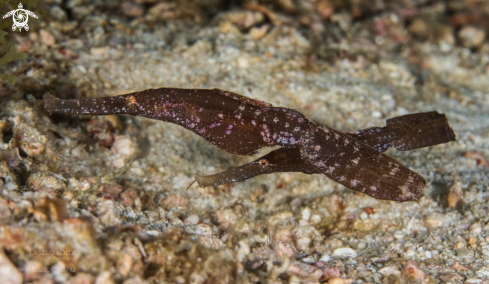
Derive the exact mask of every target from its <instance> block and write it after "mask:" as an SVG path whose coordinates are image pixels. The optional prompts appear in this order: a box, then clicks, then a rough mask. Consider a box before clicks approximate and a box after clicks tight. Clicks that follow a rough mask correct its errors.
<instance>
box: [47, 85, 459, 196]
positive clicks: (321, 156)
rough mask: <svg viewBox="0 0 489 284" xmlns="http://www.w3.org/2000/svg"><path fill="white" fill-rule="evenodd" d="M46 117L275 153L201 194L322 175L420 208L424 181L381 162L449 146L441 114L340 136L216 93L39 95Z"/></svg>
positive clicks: (297, 116)
mask: <svg viewBox="0 0 489 284" xmlns="http://www.w3.org/2000/svg"><path fill="white" fill-rule="evenodd" d="M43 104H44V108H45V109H46V111H48V112H49V113H62V114H71V115H78V114H83V115H112V114H129V115H133V116H143V117H147V118H152V119H158V120H163V121H167V122H171V123H175V124H178V125H180V126H183V127H185V128H186V129H188V130H191V131H192V132H194V133H195V134H197V135H199V136H201V137H203V138H204V139H206V140H207V141H209V142H210V143H212V144H213V145H215V146H216V147H218V148H219V149H221V150H223V151H226V152H228V153H231V154H236V155H254V154H256V153H257V152H258V150H260V149H261V148H264V147H272V146H280V147H282V148H280V149H278V150H275V151H272V152H271V153H269V154H267V155H265V156H264V157H262V158H260V159H258V160H256V161H253V162H251V163H249V164H247V165H244V166H241V167H237V168H233V169H230V170H227V171H224V172H222V173H218V174H214V175H208V176H200V175H197V177H196V180H197V182H198V183H199V185H200V186H202V187H204V186H209V185H218V184H225V183H231V182H236V181H241V180H245V179H248V178H251V177H253V176H257V175H260V174H268V173H274V172H284V171H291V172H303V173H307V174H313V173H322V174H324V175H326V176H327V177H328V178H330V179H332V180H334V181H336V182H338V183H340V184H342V185H344V186H345V187H347V188H349V189H352V190H355V191H359V192H363V193H365V194H367V195H370V196H372V197H374V198H377V199H385V200H395V201H401V202H402V201H412V200H419V198H421V196H422V195H423V192H422V189H423V187H424V186H425V185H426V181H425V180H424V178H423V177H421V176H420V175H418V174H417V173H415V172H413V171H411V170H410V169H409V168H407V167H406V166H404V165H402V164H401V163H399V162H398V161H396V160H395V159H393V158H391V157H389V156H387V155H384V154H382V152H383V151H385V150H386V149H387V148H389V147H390V146H393V147H395V148H396V149H398V150H401V151H405V150H411V149H416V148H421V147H427V146H432V145H436V144H440V143H446V142H449V141H453V140H455V134H454V133H453V130H452V129H451V128H450V126H449V125H448V122H447V119H446V117H445V115H444V114H439V113H438V112H427V113H418V114H412V115H407V116H401V117H396V118H392V119H389V120H387V126H386V127H374V128H369V129H365V130H360V131H357V132H352V133H341V132H339V131H337V130H334V129H332V128H330V127H327V126H317V125H315V124H314V123H312V122H311V121H309V120H308V119H307V118H306V117H305V116H304V115H302V114H301V113H300V112H298V111H296V110H293V109H289V108H283V107H274V106H272V105H271V104H268V103H265V102H262V101H259V100H255V99H251V98H248V97H245V96H241V95H239V94H236V93H233V92H228V91H224V90H220V89H178V88H160V89H149V90H145V91H141V92H135V93H130V94H126V95H120V96H115V97H102V98H91V99H79V100H62V99H58V98H55V97H53V96H51V95H50V94H46V95H44V100H43Z"/></svg>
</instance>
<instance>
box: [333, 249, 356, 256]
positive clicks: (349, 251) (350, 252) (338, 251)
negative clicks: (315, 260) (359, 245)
mask: <svg viewBox="0 0 489 284" xmlns="http://www.w3.org/2000/svg"><path fill="white" fill-rule="evenodd" d="M333 256H336V257H351V258H356V257H357V256H358V253H357V251H356V250H354V249H352V248H337V249H335V251H334V252H333Z"/></svg>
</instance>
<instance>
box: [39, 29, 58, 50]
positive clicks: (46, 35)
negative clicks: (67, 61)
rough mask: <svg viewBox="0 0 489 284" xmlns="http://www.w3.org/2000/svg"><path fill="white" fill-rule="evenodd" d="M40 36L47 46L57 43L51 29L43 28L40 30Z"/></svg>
mask: <svg viewBox="0 0 489 284" xmlns="http://www.w3.org/2000/svg"><path fill="white" fill-rule="evenodd" d="M39 36H40V38H41V43H42V44H44V45H46V46H52V45H54V44H55V43H56V40H55V39H54V36H53V34H51V33H50V32H49V31H47V30H45V29H41V30H40V31H39Z"/></svg>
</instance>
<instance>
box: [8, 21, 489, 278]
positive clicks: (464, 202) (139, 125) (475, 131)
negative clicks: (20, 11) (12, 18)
mask: <svg viewBox="0 0 489 284" xmlns="http://www.w3.org/2000/svg"><path fill="white" fill-rule="evenodd" d="M223 22H225V21H224V20H221V21H218V20H215V21H211V22H210V23H207V24H205V25H203V24H197V23H193V22H192V21H185V20H183V21H179V20H175V21H168V22H164V23H157V24H155V25H154V26H153V28H152V29H148V28H147V27H146V28H145V25H141V27H138V26H137V22H136V24H134V22H133V23H132V26H131V29H132V32H131V33H130V34H127V33H125V32H124V30H122V31H121V30H116V31H115V32H114V33H113V34H109V32H108V31H107V29H106V31H105V33H104V30H103V29H102V35H101V36H100V35H98V36H99V38H97V28H95V29H93V30H92V31H88V32H87V33H88V34H86V35H83V36H82V34H80V35H79V36H78V37H77V36H71V37H68V36H60V35H59V34H57V33H56V29H55V28H53V26H52V25H51V26H44V27H43V25H42V24H39V25H40V28H38V30H37V31H36V30H35V29H34V30H33V31H32V33H37V34H39V29H44V30H47V31H49V32H50V33H51V34H54V35H55V38H56V40H55V43H53V44H50V42H46V41H44V42H43V36H46V35H45V34H44V35H42V34H40V35H38V36H32V35H31V36H30V37H29V36H25V37H24V39H25V40H27V41H31V42H32V44H31V45H30V48H29V49H28V51H27V53H28V55H29V57H28V59H26V60H24V61H19V62H17V63H15V64H13V65H8V66H3V67H2V68H3V69H2V70H3V71H2V72H6V73H8V74H16V75H17V76H19V78H18V82H17V84H16V86H15V87H12V86H8V85H5V84H4V85H3V87H2V89H1V90H0V92H2V95H1V99H2V105H1V109H2V110H1V114H0V127H1V129H0V130H1V133H2V141H1V142H2V143H1V144H0V148H1V150H2V162H1V164H0V190H1V196H0V216H1V219H0V225H1V227H0V247H1V248H2V249H1V250H0V275H3V276H2V277H3V279H7V281H10V282H8V283H22V281H24V282H29V283H63V282H69V283H315V282H327V283H368V282H371V283H381V282H382V283H489V217H488V213H487V209H488V204H489V203H488V202H489V194H488V184H489V179H488V173H489V168H488V167H487V165H484V162H485V160H484V157H488V155H489V152H488V149H489V136H488V131H489V114H488V112H487V110H488V109H489V100H488V97H487V96H488V94H489V73H488V72H489V71H488V69H487V64H488V62H489V59H488V56H487V54H486V53H485V52H477V51H474V50H469V49H465V48H462V47H460V46H453V47H450V48H449V49H447V48H446V47H445V48H441V47H440V45H438V44H436V43H432V42H422V43H411V44H410V45H409V47H405V48H404V49H402V50H396V51H392V50H387V51H376V50H377V49H378V48H379V47H376V45H375V41H373V42H374V43H373V44H372V46H368V44H366V45H364V44H362V43H356V44H349V43H343V46H342V48H344V49H345V50H347V52H351V53H352V54H355V52H354V51H355V50H362V48H363V50H373V51H372V52H374V53H375V52H376V56H377V57H376V58H375V60H371V59H366V58H365V57H364V56H361V55H358V54H355V55H354V56H350V57H348V56H347V57H344V58H341V57H334V56H333V59H332V60H331V59H330V60H328V59H325V58H324V57H321V56H312V57H311V56H310V55H309V54H311V50H312V51H314V50H316V49H319V48H320V47H319V46H312V43H311V41H310V40H309V39H308V38H307V37H306V36H304V35H303V34H302V33H301V32H300V30H298V29H296V28H294V26H288V25H286V24H284V25H281V26H273V27H272V28H271V31H269V32H268V33H267V35H265V36H264V37H263V38H261V39H254V38H253V37H252V36H251V35H250V34H249V33H246V32H239V31H238V30H237V29H235V28H234V29H233V27H232V25H231V28H229V27H228V26H226V25H227V24H223ZM116 24H117V23H116ZM116 24H114V23H110V21H109V24H108V25H109V26H110V25H116ZM119 24H120V23H119ZM127 25H129V24H127ZM94 30H95V32H94ZM98 33H99V34H100V30H98ZM80 37H83V40H82V39H80ZM114 37H117V39H114ZM100 38H102V39H100ZM110 39H112V41H109V40H110ZM121 39H122V41H123V42H125V44H109V42H117V40H121ZM44 40H45V39H44ZM315 44H317V45H319V43H315ZM334 49H335V47H332V48H331V50H334ZM60 50H63V52H60ZM332 52H333V51H332ZM369 52H370V51H369ZM313 53H314V52H313ZM67 54H68V55H67ZM308 58H312V59H310V60H308ZM413 58H414V59H413ZM306 62H309V63H307V64H306ZM413 62H415V63H414V64H413ZM60 78H63V80H61V79H60ZM56 80H58V81H56ZM53 81H54V82H56V84H57V86H58V87H59V89H56V90H54V91H53V84H52V82H53ZM62 83H64V84H65V85H62ZM47 86H49V87H47ZM159 87H180V88H220V89H226V90H230V91H234V92H237V93H240V94H243V95H246V96H249V97H252V98H256V99H259V100H262V101H265V102H269V103H272V104H273V105H275V106H283V107H289V108H295V109H299V110H300V111H302V112H303V113H305V114H306V115H307V116H308V117H309V118H310V119H311V120H312V121H314V122H315V123H317V124H324V125H328V126H330V127H333V128H335V129H338V130H341V131H353V130H358V129H363V128H366V127H371V126H383V125H385V120H386V119H387V118H390V117H395V116H400V115H404V114H408V113H416V112H425V111H431V110H436V111H438V112H440V113H445V114H446V116H447V117H448V120H449V123H450V125H451V126H452V128H453V130H454V131H455V133H456V135H457V141H454V142H450V143H447V144H442V145H437V146H433V147H429V148H424V149H417V150H412V151H407V152H398V151H395V150H393V149H390V150H389V151H388V152H387V154H388V155H391V156H392V157H394V158H396V159H398V160H399V161H400V162H402V163H403V164H405V165H406V166H408V167H409V168H410V169H412V170H414V171H416V172H417V173H419V174H421V175H422V176H423V177H425V178H426V180H427V186H426V188H425V196H424V197H423V198H421V200H420V201H419V202H405V203H398V202H394V201H382V200H376V199H374V198H371V197H369V196H366V195H363V194H360V193H356V192H353V191H350V190H348V189H346V188H344V187H343V186H341V185H339V184H337V183H335V182H333V181H331V180H329V179H328V178H326V177H325V176H323V175H305V174H301V173H280V174H271V175H263V176H259V177H255V178H253V179H249V180H246V181H243V182H239V183H236V184H230V185H226V186H217V187H209V188H205V189H202V188H199V187H198V186H196V185H195V184H194V185H192V186H191V187H190V188H189V189H188V190H187V186H188V185H189V184H190V183H191V182H192V181H193V177H194V175H195V174H196V173H202V174H210V173H215V172H218V171H222V170H225V169H227V168H230V167H233V166H237V165H241V164H244V163H246V162H249V161H251V160H253V159H254V158H256V157H238V156H234V155H231V154H227V153H225V152H223V151H221V150H219V149H217V148H216V147H214V146H213V145H211V144H209V143H208V142H207V141H205V140H204V139H203V138H201V137H199V136H197V135H195V134H193V133H191V132H190V131H188V130H186V129H184V128H182V127H179V126H176V125H172V124H169V123H165V122H161V121H155V120H150V119H146V118H140V117H130V116H118V117H107V119H105V118H101V117H98V118H97V117H87V116H85V117H82V116H63V115H54V116H50V115H49V114H47V113H46V112H45V111H44V110H43V109H42V107H41V105H40V101H41V97H42V93H44V91H46V90H48V89H49V90H51V93H52V94H53V95H55V96H59V97H65V98H74V97H80V98H81V97H98V96H108V95H118V94H124V93H129V92H132V91H139V90H145V89H149V88H159ZM29 94H31V95H29ZM97 127H98V128H97ZM94 129H95V130H94ZM94 133H95V134H94ZM100 133H102V134H100ZM100 137H102V138H106V139H108V140H107V141H108V142H107V141H106V140H103V139H102V138H100ZM107 137H108V138H107ZM112 139H113V140H112ZM264 152H266V151H264ZM477 155H478V156H477ZM474 157H475V158H474ZM477 159H479V160H478V161H479V164H478V163H477ZM129 162H130V163H129ZM128 163H129V164H128ZM121 167H122V170H121V169H120V168H121ZM90 189H93V190H97V193H88V192H89V191H90ZM79 192H83V194H77V193H79ZM56 196H57V197H58V198H59V199H61V200H65V201H66V204H67V208H68V209H67V210H66V212H64V211H63V210H62V207H63V206H64V203H63V202H61V201H59V200H57V199H55V197H56ZM46 197H48V198H46ZM14 267H17V268H25V269H26V271H27V272H24V273H20V272H16V271H15V270H14ZM43 267H47V268H48V269H49V270H50V271H49V272H46V271H41V270H42V269H40V268H43ZM29 269H30V270H29ZM35 269H38V270H37V271H35ZM39 271H41V272H39ZM4 283H5V282H4Z"/></svg>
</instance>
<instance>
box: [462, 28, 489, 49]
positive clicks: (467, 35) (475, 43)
mask: <svg viewBox="0 0 489 284" xmlns="http://www.w3.org/2000/svg"><path fill="white" fill-rule="evenodd" d="M458 37H459V39H460V41H461V43H462V45H463V46H464V47H466V48H477V47H479V46H480V45H481V44H482V43H483V42H484V39H485V38H486V33H485V32H484V30H483V29H479V28H476V27H472V26H467V27H463V28H462V29H461V30H460V31H459V32H458Z"/></svg>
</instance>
